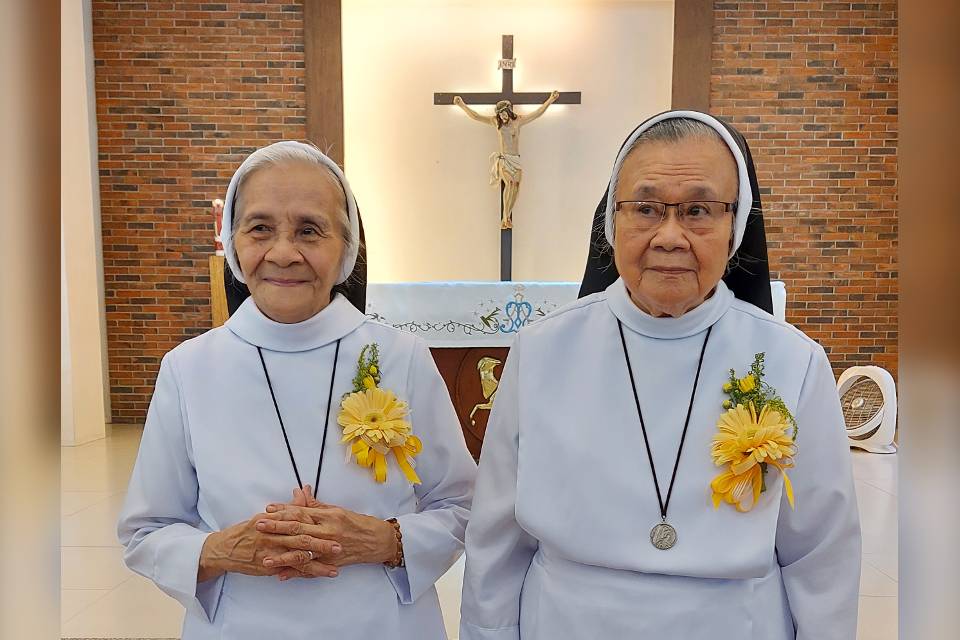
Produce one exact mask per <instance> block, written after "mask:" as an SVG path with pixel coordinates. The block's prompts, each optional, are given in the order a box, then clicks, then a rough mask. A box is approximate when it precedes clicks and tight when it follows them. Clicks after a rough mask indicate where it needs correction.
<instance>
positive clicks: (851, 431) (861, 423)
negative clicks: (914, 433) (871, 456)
mask: <svg viewBox="0 0 960 640" xmlns="http://www.w3.org/2000/svg"><path fill="white" fill-rule="evenodd" d="M837 392H838V393H839V394H840V406H841V408H842V409H843V421H844V422H845V423H846V425H847V438H849V440H850V446H851V447H857V448H858V449H864V450H865V451H869V452H871V453H896V451H897V446H896V444H894V442H893V437H894V435H895V434H896V431H897V388H896V385H895V384H894V382H893V376H891V375H890V372H888V371H887V370H886V369H881V368H880V367H875V366H867V367H850V368H849V369H847V370H846V371H844V372H843V373H842V374H841V375H840V379H839V380H838V381H837Z"/></svg>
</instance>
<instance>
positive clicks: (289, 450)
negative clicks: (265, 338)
mask: <svg viewBox="0 0 960 640" xmlns="http://www.w3.org/2000/svg"><path fill="white" fill-rule="evenodd" d="M257 353H258V354H260V365H261V366H262V367H263V375H264V377H266V379H267V388H269V389H270V397H271V398H272V399H273V408H274V410H276V412H277V421H279V422H280V431H282V432H283V441H284V442H285V443H286V445H287V454H288V455H289V456H290V464H291V465H293V475H295V476H296V478H297V486H298V487H300V488H301V489H303V481H302V480H301V479H300V470H299V469H297V461H296V460H295V459H294V458H293V448H292V447H291V446H290V438H288V437H287V429H286V427H284V426H283V418H282V417H281V416H280V405H278V404H277V396H276V394H275V393H274V392H273V383H272V382H270V373H269V372H267V363H266V361H265V360H264V359H263V350H262V349H261V348H260V347H257ZM339 356H340V340H337V347H336V349H335V350H334V352H333V371H331V372H330V393H329V394H327V412H326V417H325V418H324V420H323V436H322V437H321V439H320V459H319V460H318V461H317V479H316V480H315V481H314V483H313V494H314V495H316V494H317V485H318V484H320V468H321V467H322V466H323V450H324V447H325V446H326V444H327V426H328V425H329V424H330V409H331V406H330V403H331V402H332V401H333V383H334V381H336V379H337V358H338V357H339Z"/></svg>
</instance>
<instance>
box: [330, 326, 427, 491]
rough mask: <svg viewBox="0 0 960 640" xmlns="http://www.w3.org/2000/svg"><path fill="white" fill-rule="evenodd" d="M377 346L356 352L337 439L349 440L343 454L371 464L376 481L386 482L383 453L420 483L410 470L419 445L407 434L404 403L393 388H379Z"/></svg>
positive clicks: (406, 409) (405, 473)
mask: <svg viewBox="0 0 960 640" xmlns="http://www.w3.org/2000/svg"><path fill="white" fill-rule="evenodd" d="M379 355H380V353H379V349H378V347H377V345H376V344H375V343H374V344H368V345H366V346H365V347H364V348H363V349H362V350H361V351H360V357H359V358H358V360H357V375H356V376H354V379H353V388H354V390H353V393H348V394H346V395H345V396H344V397H343V400H342V401H341V403H340V413H339V415H338V416H337V424H339V425H340V426H341V427H342V428H343V438H342V439H341V442H345V443H352V444H350V448H349V450H348V452H347V457H348V458H349V457H351V456H353V457H355V458H356V461H357V464H359V465H360V466H362V467H371V468H372V469H373V475H374V478H375V479H376V481H377V482H381V483H382V482H386V481H387V456H388V455H390V454H393V457H394V458H395V459H396V461H397V465H398V466H399V467H400V470H401V471H402V472H403V475H404V476H406V478H407V480H409V481H410V483H412V484H420V478H419V477H418V476H417V472H416V471H414V469H413V458H414V456H416V455H417V454H418V453H420V450H421V449H422V448H423V445H422V443H421V442H420V439H419V438H417V437H416V436H415V435H413V434H412V433H411V431H412V429H411V427H410V423H409V422H408V421H407V420H406V417H407V414H408V413H409V407H408V406H407V403H406V402H404V401H402V400H399V399H398V398H397V396H396V394H394V393H393V391H390V390H388V389H381V388H380V387H379V386H377V385H378V384H379V382H380V362H379Z"/></svg>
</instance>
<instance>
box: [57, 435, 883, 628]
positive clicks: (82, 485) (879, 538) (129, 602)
mask: <svg viewBox="0 0 960 640" xmlns="http://www.w3.org/2000/svg"><path fill="white" fill-rule="evenodd" d="M139 442H140V429H138V428H136V427H126V426H117V427H114V428H113V430H112V434H111V436H110V437H108V438H106V439H105V440H100V441H97V442H93V443H90V444H87V445H83V446H80V447H64V448H63V450H62V483H63V485H62V487H63V488H62V493H61V496H62V500H61V516H62V521H61V544H62V549H61V559H62V567H63V568H62V581H61V588H62V591H61V594H62V600H61V608H60V616H61V624H62V627H61V628H62V635H63V636H64V637H69V638H177V637H179V633H180V624H181V621H182V620H183V610H182V609H181V607H180V605H179V604H177V603H176V602H175V601H173V600H172V599H170V598H169V597H167V596H166V595H164V594H163V593H161V592H160V591H159V590H158V589H157V588H156V587H154V586H153V584H151V583H150V582H149V581H148V580H145V579H144V578H141V577H139V576H137V575H135V574H133V573H131V572H130V571H128V570H127V569H126V568H125V567H124V566H123V563H122V561H121V549H120V545H119V543H118V542H117V539H116V534H115V525H116V519H117V514H118V512H119V510H120V505H121V502H122V500H123V493H124V491H125V490H126V486H127V480H128V478H129V475H130V471H131V469H132V467H133V461H134V458H135V457H136V453H137V447H138V445H139ZM853 469H854V475H855V476H856V482H857V498H858V501H859V503H860V519H861V525H862V527H863V560H864V562H863V574H862V577H861V581H860V596H861V597H860V631H859V633H858V634H857V638H858V639H859V640H894V639H895V638H896V637H897V579H898V577H897V576H898V574H897V457H896V456H876V455H869V454H865V453H862V452H854V453H853ZM462 575H463V562H462V560H461V561H460V562H458V563H457V564H456V565H455V566H454V567H453V568H452V569H451V570H450V571H449V572H448V573H447V575H446V576H444V577H443V578H442V579H441V581H440V583H439V584H438V590H439V592H440V602H441V605H442V607H443V613H444V619H445V620H446V623H447V632H448V634H449V635H450V637H451V638H453V637H455V636H456V628H457V625H458V621H459V617H460V612H459V610H460V581H461V579H462Z"/></svg>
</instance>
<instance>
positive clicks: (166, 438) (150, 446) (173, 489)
mask: <svg viewBox="0 0 960 640" xmlns="http://www.w3.org/2000/svg"><path fill="white" fill-rule="evenodd" d="M209 534H210V529H209V527H207V526H205V524H204V523H203V522H201V519H200V515H199V513H198V512H197V474H196V469H195V468H194V466H193V460H192V454H191V450H190V443H189V438H188V435H187V429H186V425H185V424H184V418H183V412H182V408H181V404H180V390H179V385H178V384H177V375H176V367H175V364H174V357H173V355H172V354H170V353H168V354H167V355H166V356H164V358H163V361H162V362H161V364H160V373H159V374H158V376H157V383H156V387H155V389H154V392H153V399H152V400H151V401H150V408H149V410H148V411H147V421H146V424H145V426H144V429H143V438H142V440H141V441H140V452H139V453H138V455H137V462H136V465H135V466H134V468H133V475H132V476H131V478H130V486H129V488H128V489H127V496H126V500H125V501H124V504H123V509H122V511H121V513H120V520H119V522H118V524H117V535H118V537H119V539H120V543H121V544H122V545H123V546H124V547H125V548H126V550H125V552H124V556H123V559H124V562H125V563H126V565H127V566H128V567H129V568H130V569H132V570H133V571H135V572H137V573H139V574H140V575H142V576H144V577H146V578H149V579H150V580H152V581H153V582H154V584H156V585H157V586H158V587H159V588H160V589H161V590H162V591H164V592H165V593H167V594H168V595H170V596H171V597H173V598H175V599H176V600H177V601H178V602H180V603H181V604H182V605H183V606H184V607H186V608H187V611H188V613H193V614H194V615H197V616H200V617H201V618H203V619H205V620H207V621H211V620H213V617H214V616H215V615H216V610H217V605H218V603H219V601H220V591H221V588H222V586H223V576H221V577H219V578H217V579H216V580H208V581H206V582H203V583H200V584H197V569H198V566H199V562H200V550H201V548H202V547H203V543H204V541H205V540H206V538H207V536H208V535H209Z"/></svg>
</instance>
